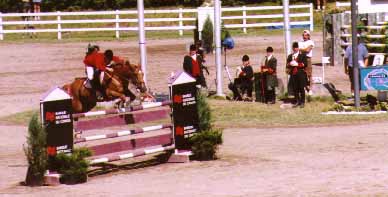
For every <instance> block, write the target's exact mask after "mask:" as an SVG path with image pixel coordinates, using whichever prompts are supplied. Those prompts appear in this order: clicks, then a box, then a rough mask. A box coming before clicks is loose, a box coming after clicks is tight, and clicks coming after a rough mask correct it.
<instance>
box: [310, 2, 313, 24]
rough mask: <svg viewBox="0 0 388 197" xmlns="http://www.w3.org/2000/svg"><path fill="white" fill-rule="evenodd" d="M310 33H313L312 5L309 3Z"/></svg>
mask: <svg viewBox="0 0 388 197" xmlns="http://www.w3.org/2000/svg"><path fill="white" fill-rule="evenodd" d="M310 31H314V10H313V4H312V3H310Z"/></svg>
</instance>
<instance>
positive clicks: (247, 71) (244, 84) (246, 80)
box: [238, 55, 253, 101]
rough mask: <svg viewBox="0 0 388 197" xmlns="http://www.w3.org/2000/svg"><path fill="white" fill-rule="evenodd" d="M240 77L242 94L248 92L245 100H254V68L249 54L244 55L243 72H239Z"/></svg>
mask: <svg viewBox="0 0 388 197" xmlns="http://www.w3.org/2000/svg"><path fill="white" fill-rule="evenodd" d="M238 78H239V79H240V82H241V94H242V95H244V94H245V93H246V95H247V97H245V99H244V100H245V101H252V91H253V69H252V66H251V64H250V62H249V56H248V55H244V56H243V57H242V67H241V72H240V73H239V74H238Z"/></svg>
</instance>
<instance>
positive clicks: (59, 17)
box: [57, 11, 62, 40]
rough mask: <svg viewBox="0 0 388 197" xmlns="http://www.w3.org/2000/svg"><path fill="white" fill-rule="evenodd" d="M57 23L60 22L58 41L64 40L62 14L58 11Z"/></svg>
mask: <svg viewBox="0 0 388 197" xmlns="http://www.w3.org/2000/svg"><path fill="white" fill-rule="evenodd" d="M57 14H58V15H57V21H58V36H57V37H58V40H62V25H61V15H60V14H61V12H60V11H57Z"/></svg>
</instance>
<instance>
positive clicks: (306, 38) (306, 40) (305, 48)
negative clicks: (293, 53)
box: [298, 30, 315, 95]
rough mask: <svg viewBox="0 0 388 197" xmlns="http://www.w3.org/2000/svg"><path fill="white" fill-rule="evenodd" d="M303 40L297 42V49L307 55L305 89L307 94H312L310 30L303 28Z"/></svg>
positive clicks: (312, 44)
mask: <svg viewBox="0 0 388 197" xmlns="http://www.w3.org/2000/svg"><path fill="white" fill-rule="evenodd" d="M302 36H303V41H301V42H299V43H298V45H299V51H300V52H301V53H303V54H305V55H306V56H307V67H306V74H307V78H308V82H307V87H306V90H307V92H308V94H309V95H312V91H311V89H312V78H313V77H312V75H313V67H312V64H311V58H312V57H313V48H314V46H315V44H314V41H312V40H311V36H310V31H309V30H303V34H302Z"/></svg>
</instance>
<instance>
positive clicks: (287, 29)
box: [283, 0, 291, 57]
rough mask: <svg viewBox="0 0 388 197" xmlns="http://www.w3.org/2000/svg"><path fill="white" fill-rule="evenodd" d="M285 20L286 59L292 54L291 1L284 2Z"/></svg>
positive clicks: (284, 0)
mask: <svg viewBox="0 0 388 197" xmlns="http://www.w3.org/2000/svg"><path fill="white" fill-rule="evenodd" d="M283 19H284V34H285V35H284V36H285V46H286V57H287V55H288V54H290V53H291V32H290V16H289V1H288V0H283Z"/></svg>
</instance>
